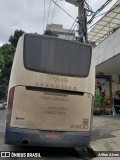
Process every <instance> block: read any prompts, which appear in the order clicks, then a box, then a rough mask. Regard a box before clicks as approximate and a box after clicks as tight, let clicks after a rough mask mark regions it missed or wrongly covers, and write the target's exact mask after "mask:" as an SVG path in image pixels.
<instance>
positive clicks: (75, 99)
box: [5, 34, 95, 147]
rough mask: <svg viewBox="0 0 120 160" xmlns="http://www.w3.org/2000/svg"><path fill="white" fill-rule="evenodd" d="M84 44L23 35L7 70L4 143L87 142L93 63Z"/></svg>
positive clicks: (64, 144) (55, 144)
mask: <svg viewBox="0 0 120 160" xmlns="http://www.w3.org/2000/svg"><path fill="white" fill-rule="evenodd" d="M93 59H94V58H93V56H92V48H91V46H89V45H86V44H83V43H80V42H77V41H68V40H62V39H59V38H55V37H49V36H43V35H37V34H24V35H23V36H22V37H21V38H20V39H19V41H18V44H17V48H16V52H15V56H14V61H13V66H12V70H11V76H10V82H9V90H8V101H7V118H6V133H5V143H7V144H18V145H34V146H51V147H79V146H88V145H89V143H90V136H91V124H92V111H93V96H94V90H95V65H94V62H93Z"/></svg>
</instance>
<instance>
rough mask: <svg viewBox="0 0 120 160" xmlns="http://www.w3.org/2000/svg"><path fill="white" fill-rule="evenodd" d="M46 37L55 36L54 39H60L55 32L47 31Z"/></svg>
mask: <svg viewBox="0 0 120 160" xmlns="http://www.w3.org/2000/svg"><path fill="white" fill-rule="evenodd" d="M44 35H49V36H53V37H58V35H57V34H56V33H54V32H52V31H51V30H46V31H45V32H44Z"/></svg>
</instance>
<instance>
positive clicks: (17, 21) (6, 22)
mask: <svg viewBox="0 0 120 160" xmlns="http://www.w3.org/2000/svg"><path fill="white" fill-rule="evenodd" d="M49 2H50V0H45V3H46V5H45V26H46V24H47V17H48V9H49ZM57 2H58V3H59V5H60V6H61V7H62V8H64V9H65V10H66V11H67V12H68V13H70V14H71V15H72V16H73V17H74V18H76V17H77V12H78V11H77V7H75V6H73V5H71V4H69V3H67V2H64V1H60V0H58V1H57ZM88 2H89V4H90V5H91V7H92V8H93V10H94V11H95V10H96V9H98V8H99V7H100V6H101V5H102V4H103V3H104V2H105V0H101V1H99V0H89V1H88ZM53 8H54V4H53V2H52V3H51V10H50V15H49V21H48V23H51V17H52V14H53ZM0 15H1V16H0V17H1V18H0V45H1V44H3V43H7V42H8V39H9V36H10V35H12V34H13V33H14V31H15V29H22V30H24V31H25V32H33V33H35V32H37V33H40V34H43V15H44V0H0ZM73 21H74V20H72V19H71V18H70V17H69V16H68V15H67V14H65V13H64V12H63V11H62V10H61V9H60V8H58V7H57V6H56V8H55V13H54V17H53V20H52V23H56V24H63V26H64V28H70V27H71V25H72V23H73ZM45 26H44V29H45Z"/></svg>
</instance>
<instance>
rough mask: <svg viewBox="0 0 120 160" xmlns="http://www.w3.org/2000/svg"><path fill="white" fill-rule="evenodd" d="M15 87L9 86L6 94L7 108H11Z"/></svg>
mask: <svg viewBox="0 0 120 160" xmlns="http://www.w3.org/2000/svg"><path fill="white" fill-rule="evenodd" d="M14 91H15V87H13V88H11V89H10V91H9V96H8V109H10V110H12V106H13V98H14Z"/></svg>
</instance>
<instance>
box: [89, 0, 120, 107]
mask: <svg viewBox="0 0 120 160" xmlns="http://www.w3.org/2000/svg"><path fill="white" fill-rule="evenodd" d="M119 6H120V0H118V1H117V2H116V3H115V4H114V6H113V7H112V8H111V9H110V10H109V12H108V13H107V14H106V15H105V16H104V17H102V18H101V19H100V20H99V21H98V22H97V23H96V25H95V26H94V27H93V28H92V30H91V31H90V32H89V33H88V39H89V42H90V43H91V42H94V44H95V45H94V49H93V53H94V55H95V58H96V94H95V107H96V108H106V109H112V106H113V102H114V99H115V98H120V7H119ZM119 105H120V104H119Z"/></svg>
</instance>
